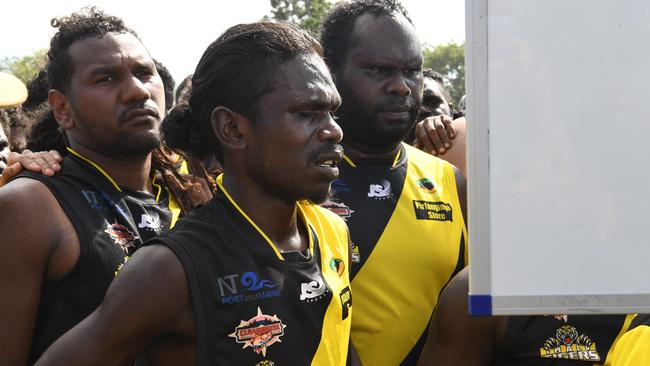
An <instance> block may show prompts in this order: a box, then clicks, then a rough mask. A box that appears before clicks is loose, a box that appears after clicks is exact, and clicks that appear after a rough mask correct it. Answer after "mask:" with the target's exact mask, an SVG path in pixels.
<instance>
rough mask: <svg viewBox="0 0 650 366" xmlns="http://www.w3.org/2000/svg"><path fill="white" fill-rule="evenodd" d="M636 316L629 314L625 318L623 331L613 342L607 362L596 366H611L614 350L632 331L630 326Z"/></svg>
mask: <svg viewBox="0 0 650 366" xmlns="http://www.w3.org/2000/svg"><path fill="white" fill-rule="evenodd" d="M636 316H637V315H636V314H628V315H627V316H626V317H625V320H624V321H623V326H622V327H621V331H620V332H619V333H618V335H617V336H616V338H615V339H614V342H612V346H611V347H609V350H608V351H607V356H606V357H605V362H604V363H602V364H599V363H595V364H594V366H598V365H611V362H612V359H611V358H612V354H614V348H616V343H617V342H618V340H619V339H621V337H622V336H623V334H625V332H627V331H628V330H629V329H630V325H631V324H632V321H633V320H634V318H636Z"/></svg>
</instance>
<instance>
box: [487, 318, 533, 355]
mask: <svg viewBox="0 0 650 366" xmlns="http://www.w3.org/2000/svg"><path fill="white" fill-rule="evenodd" d="M527 318H528V317H526V316H508V317H506V330H505V332H504V333H505V334H504V335H503V341H502V342H501V343H500V344H497V345H496V349H495V352H494V357H493V358H492V361H493V362H492V364H493V365H501V364H502V363H503V361H504V360H505V359H506V355H507V354H508V350H509V349H510V348H511V347H512V342H513V341H514V340H515V339H518V337H519V335H520V334H521V333H522V331H523V328H524V326H525V320H526V319H527Z"/></svg>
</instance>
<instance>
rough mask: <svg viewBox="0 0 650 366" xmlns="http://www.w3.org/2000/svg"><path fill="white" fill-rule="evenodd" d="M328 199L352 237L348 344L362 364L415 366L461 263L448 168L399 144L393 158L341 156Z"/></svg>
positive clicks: (461, 237) (461, 236)
mask: <svg viewBox="0 0 650 366" xmlns="http://www.w3.org/2000/svg"><path fill="white" fill-rule="evenodd" d="M344 160H345V161H344V162H342V163H341V164H340V165H339V169H340V176H339V179H338V180H336V181H334V183H333V184H332V189H333V191H334V192H335V193H334V195H333V197H332V199H331V200H330V201H328V202H325V203H324V204H322V206H323V207H326V208H329V209H330V210H331V211H333V212H335V213H337V214H338V215H339V216H340V217H342V218H343V219H345V220H346V222H347V224H348V227H349V228H350V237H351V239H352V246H353V247H352V262H353V263H352V288H353V290H354V307H355V316H354V318H353V319H352V343H353V345H354V347H355V349H356V351H357V352H358V354H359V356H360V358H361V361H362V362H363V364H364V365H373V366H381V365H389V366H395V365H399V364H405V365H411V364H415V363H416V361H417V359H418V357H419V354H420V352H421V350H422V347H423V343H424V341H425V340H426V332H427V330H428V324H429V320H430V318H431V316H432V314H433V311H434V308H435V306H436V304H437V302H438V296H439V294H440V292H441V291H442V289H443V288H444V286H445V285H446V284H447V283H448V282H449V280H450V279H451V278H452V277H453V275H454V274H455V273H456V272H458V271H459V270H460V269H462V268H463V267H464V265H465V238H466V237H467V236H466V229H465V223H464V220H463V216H462V213H461V208H460V202H459V200H458V193H457V191H456V179H455V175H454V171H453V167H452V166H451V165H450V164H449V163H447V162H446V161H444V160H441V159H438V158H436V157H434V156H431V155H429V154H427V153H424V152H422V151H420V150H417V149H415V148H412V147H410V146H408V145H405V144H402V145H401V147H400V149H399V152H398V154H397V156H396V157H395V159H394V160H390V161H378V160H363V161H352V160H350V158H348V157H345V159H344Z"/></svg>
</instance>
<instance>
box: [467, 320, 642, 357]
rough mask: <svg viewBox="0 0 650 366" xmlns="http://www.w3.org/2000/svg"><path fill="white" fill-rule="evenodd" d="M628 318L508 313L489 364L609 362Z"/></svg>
mask: <svg viewBox="0 0 650 366" xmlns="http://www.w3.org/2000/svg"><path fill="white" fill-rule="evenodd" d="M632 318H633V317H632V316H626V315H548V316H510V317H508V325H507V327H506V333H505V336H504V339H503V342H502V344H501V346H500V347H499V348H498V350H497V354H496V357H495V362H494V363H493V365H494V366H510V365H512V366H514V365H530V366H536V365H539V366H571V365H575V366H578V365H610V364H611V361H612V356H611V355H610V353H611V352H610V351H611V350H612V349H613V348H612V345H613V344H614V343H615V342H616V340H617V339H619V338H620V337H621V336H622V335H623V334H624V333H625V332H626V331H627V330H628V329H629V327H630V324H631V322H632ZM468 342H471V338H468ZM642 364H643V363H639V364H635V365H642Z"/></svg>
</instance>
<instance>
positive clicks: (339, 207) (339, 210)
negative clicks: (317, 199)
mask: <svg viewBox="0 0 650 366" xmlns="http://www.w3.org/2000/svg"><path fill="white" fill-rule="evenodd" d="M321 207H323V208H326V209H328V210H330V211H332V212H334V213H335V214H337V215H339V217H340V218H342V219H343V220H345V221H348V218H349V217H350V216H352V214H353V213H354V210H351V209H350V207H348V206H347V205H346V204H345V203H342V202H341V203H338V202H334V201H327V202H325V203H322V204H321Z"/></svg>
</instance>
